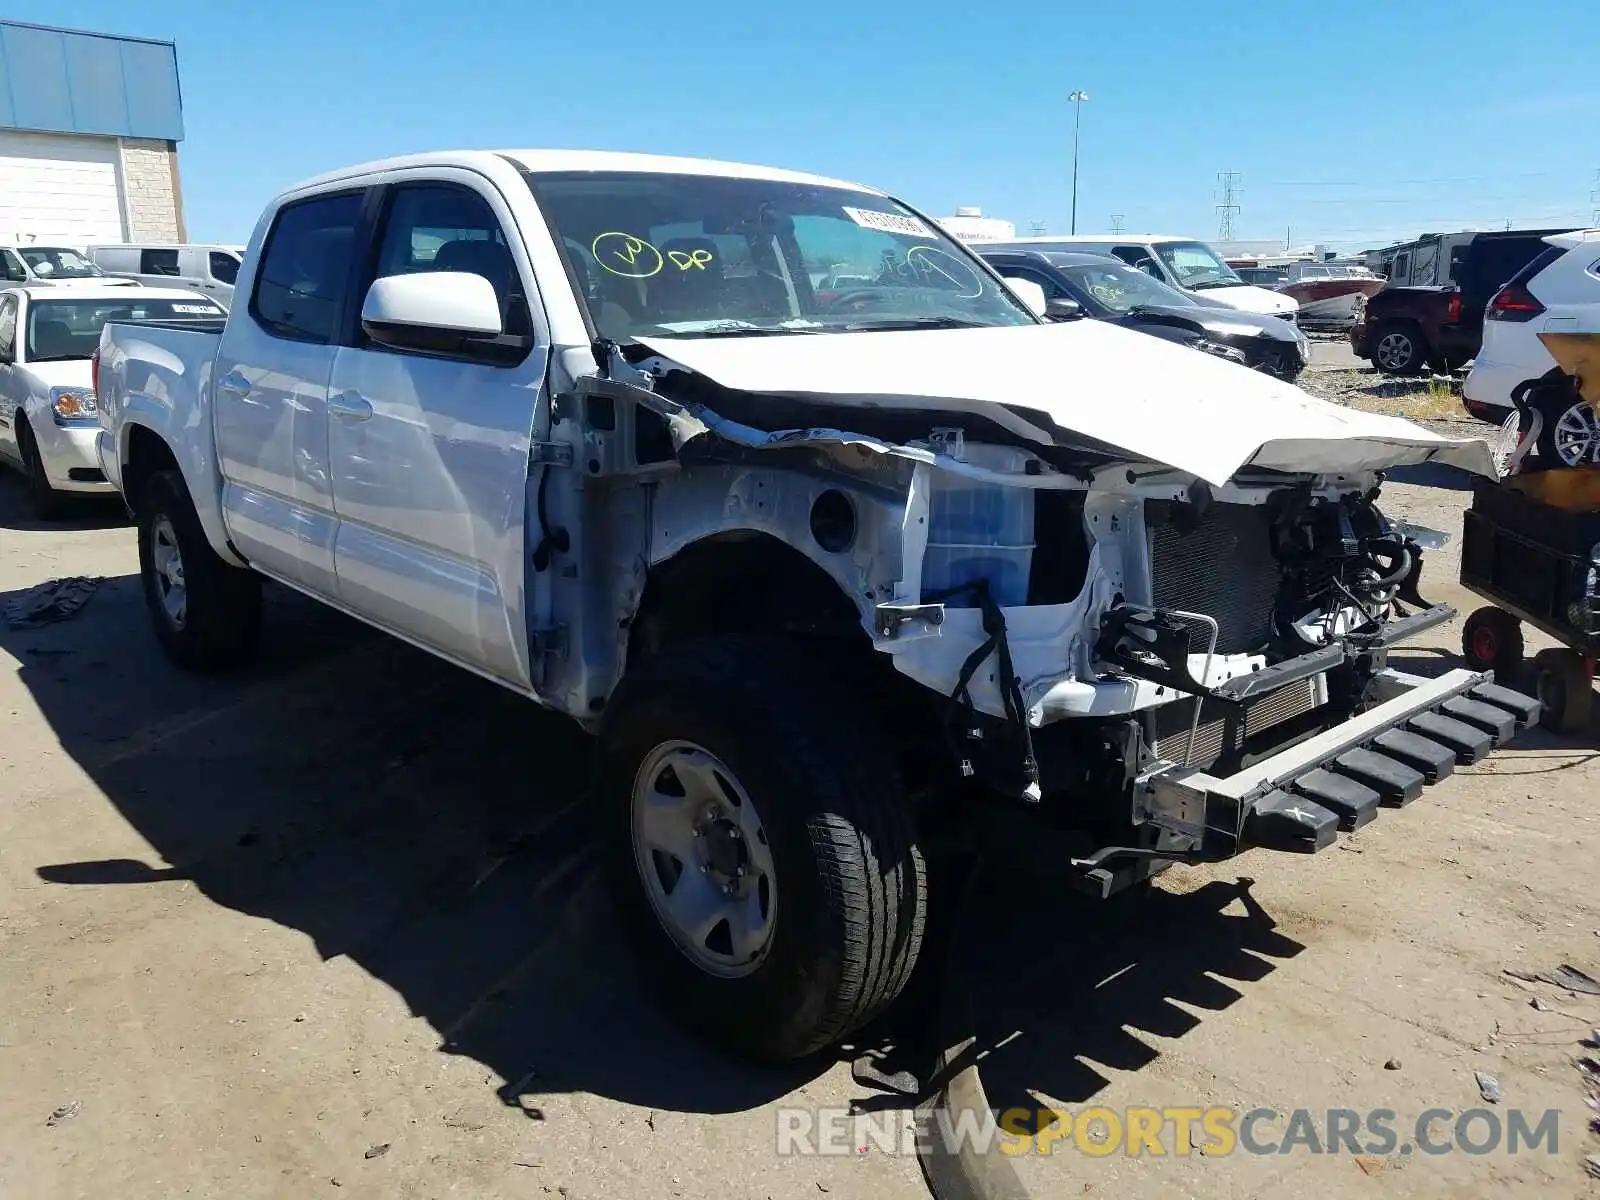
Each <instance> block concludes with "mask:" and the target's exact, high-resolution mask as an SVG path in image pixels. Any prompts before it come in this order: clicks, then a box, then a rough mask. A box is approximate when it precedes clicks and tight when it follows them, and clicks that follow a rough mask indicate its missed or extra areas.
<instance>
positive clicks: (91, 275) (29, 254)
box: [17, 246, 105, 279]
mask: <svg viewBox="0 0 1600 1200" xmlns="http://www.w3.org/2000/svg"><path fill="white" fill-rule="evenodd" d="M17 253H18V254H20V255H22V261H23V262H25V263H27V264H28V266H29V267H31V268H32V269H33V273H34V274H35V275H37V276H38V277H39V278H40V279H98V278H99V277H100V276H102V275H104V274H105V272H104V271H102V270H101V269H100V268H99V267H97V266H95V265H94V264H93V263H92V262H90V261H89V260H88V259H87V258H85V257H84V256H83V255H81V254H79V253H78V252H77V251H76V250H73V249H71V248H69V247H67V246H26V247H21V248H19V249H18V250H17Z"/></svg>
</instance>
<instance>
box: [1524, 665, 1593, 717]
mask: <svg viewBox="0 0 1600 1200" xmlns="http://www.w3.org/2000/svg"><path fill="white" fill-rule="evenodd" d="M1533 666H1534V669H1535V670H1536V671H1537V672H1538V696H1539V703H1540V704H1542V705H1544V712H1543V714H1542V715H1541V716H1540V717H1539V723H1540V724H1541V725H1543V726H1544V727H1545V728H1546V729H1549V730H1552V731H1553V732H1556V733H1578V732H1580V731H1582V730H1584V729H1587V728H1588V727H1589V713H1590V710H1591V709H1592V708H1593V706H1594V675H1593V673H1592V672H1591V670H1590V668H1589V663H1588V661H1587V660H1585V659H1584V657H1583V656H1582V655H1580V654H1578V653H1577V652H1575V651H1572V650H1568V649H1565V648H1561V649H1554V650H1541V651H1539V653H1538V655H1537V656H1536V657H1535V658H1534V660H1533Z"/></svg>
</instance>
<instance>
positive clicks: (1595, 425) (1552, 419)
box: [1534, 388, 1600, 467]
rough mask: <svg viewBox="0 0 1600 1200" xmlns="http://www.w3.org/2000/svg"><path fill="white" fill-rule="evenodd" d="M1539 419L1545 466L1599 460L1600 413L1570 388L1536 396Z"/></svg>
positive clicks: (1542, 457)
mask: <svg viewBox="0 0 1600 1200" xmlns="http://www.w3.org/2000/svg"><path fill="white" fill-rule="evenodd" d="M1534 402H1535V403H1537V404H1538V405H1539V412H1540V416H1541V417H1542V421H1541V423H1540V427H1539V440H1538V443H1537V446H1538V450H1539V457H1540V458H1541V459H1542V460H1543V461H1544V464H1545V465H1546V466H1547V467H1576V466H1580V465H1582V464H1584V463H1594V462H1600V414H1596V412H1595V410H1594V409H1593V408H1592V407H1591V406H1590V405H1589V403H1588V401H1586V400H1584V399H1583V398H1582V397H1580V396H1577V395H1575V394H1574V393H1573V392H1572V390H1571V389H1570V388H1561V389H1558V390H1555V395H1554V396H1550V395H1549V394H1548V393H1547V394H1546V395H1542V396H1538V397H1537V398H1536V399H1535V400H1534Z"/></svg>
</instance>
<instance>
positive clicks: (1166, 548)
mask: <svg viewBox="0 0 1600 1200" xmlns="http://www.w3.org/2000/svg"><path fill="white" fill-rule="evenodd" d="M1147 515H1153V514H1151V513H1149V510H1147ZM1281 575H1282V571H1281V569H1280V568H1279V566H1278V562H1277V560H1276V559H1274V558H1273V557H1272V534H1271V524H1270V520H1269V518H1268V516H1267V513H1266V510H1265V508H1264V507H1262V506H1260V505H1246V504H1214V505H1212V506H1211V507H1210V508H1209V509H1207V510H1206V512H1205V515H1204V516H1203V517H1202V518H1201V519H1200V523H1199V525H1198V526H1197V527H1196V528H1195V529H1194V530H1193V531H1191V532H1189V533H1183V532H1181V531H1180V530H1179V528H1178V526H1176V525H1174V524H1171V523H1167V524H1161V525H1153V527H1152V528H1151V530H1150V576H1151V585H1152V593H1153V596H1152V598H1153V601H1154V603H1155V606H1156V607H1157V608H1179V609H1185V610H1187V611H1189V612H1199V613H1205V614H1206V615H1207V616H1210V617H1214V618H1216V621H1217V625H1218V631H1217V653H1219V654H1248V653H1253V652H1255V651H1257V650H1260V649H1262V648H1263V647H1264V646H1266V644H1267V642H1268V641H1270V640H1271V638H1272V609H1273V605H1274V604H1275V603H1276V601H1277V598H1278V584H1279V580H1280V578H1281ZM1209 636H1210V635H1209V631H1208V630H1206V629H1204V628H1203V627H1201V626H1199V625H1198V624H1196V625H1195V630H1194V634H1193V636H1192V637H1191V638H1190V649H1191V652H1193V653H1195V654H1201V653H1204V652H1205V648H1206V642H1207V640H1208V639H1209Z"/></svg>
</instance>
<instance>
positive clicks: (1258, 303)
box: [984, 233, 1300, 321]
mask: <svg viewBox="0 0 1600 1200" xmlns="http://www.w3.org/2000/svg"><path fill="white" fill-rule="evenodd" d="M1012 247H1015V248H1017V249H1019V250H1060V251H1065V252H1067V253H1074V252H1076V253H1079V254H1109V255H1111V256H1113V257H1115V258H1120V259H1121V260H1122V261H1123V262H1125V263H1127V264H1128V265H1129V266H1130V267H1138V268H1139V270H1141V271H1145V272H1147V273H1149V274H1151V275H1154V276H1155V277H1156V278H1157V279H1159V280H1161V281H1162V282H1163V283H1167V284H1170V285H1172V286H1173V287H1175V288H1179V289H1181V290H1182V291H1185V292H1188V293H1189V294H1190V295H1192V296H1194V298H1195V299H1196V300H1198V301H1200V303H1201V304H1210V305H1214V306H1215V307H1218V308H1238V309H1243V310H1244V311H1245V312H1253V313H1259V314H1260V315H1261V316H1264V317H1281V318H1283V319H1284V320H1285V321H1292V320H1294V319H1295V314H1296V313H1298V312H1299V311H1300V305H1299V304H1298V303H1297V302H1296V301H1294V300H1292V299H1290V298H1289V297H1288V296H1285V295H1282V294H1280V293H1278V292H1274V291H1270V290H1268V289H1267V288H1263V287H1254V286H1252V285H1251V284H1248V283H1246V282H1245V281H1244V280H1242V279H1240V278H1239V277H1238V276H1237V275H1235V274H1234V273H1233V268H1232V267H1230V266H1229V265H1228V264H1227V263H1225V262H1223V261H1222V256H1221V255H1219V254H1218V253H1217V252H1216V251H1215V250H1213V249H1212V248H1211V247H1210V246H1208V245H1206V244H1205V243H1204V242H1198V241H1196V240H1195V239H1193V238H1183V237H1169V236H1165V235H1161V234H1150V233H1122V234H1110V235H1106V234H1096V235H1078V236H1075V237H1055V236H1044V237H1025V238H1015V239H1013V240H1011V241H1007V242H985V243H984V249H985V250H1000V249H1009V248H1012Z"/></svg>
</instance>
